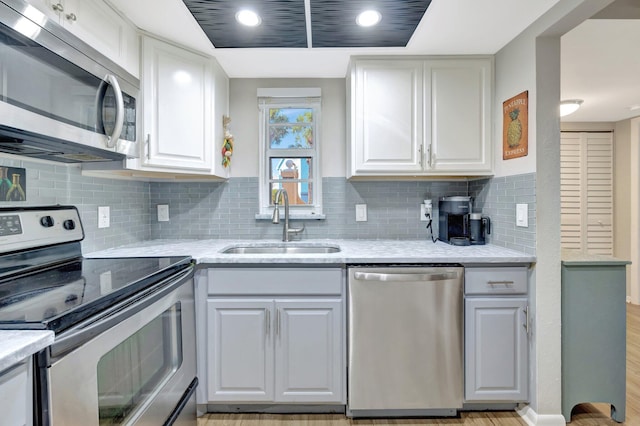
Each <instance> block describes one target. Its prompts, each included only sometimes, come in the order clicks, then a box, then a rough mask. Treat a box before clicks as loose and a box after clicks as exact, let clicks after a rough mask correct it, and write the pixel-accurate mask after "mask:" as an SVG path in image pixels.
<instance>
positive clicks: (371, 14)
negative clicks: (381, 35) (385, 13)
mask: <svg viewBox="0 0 640 426" xmlns="http://www.w3.org/2000/svg"><path fill="white" fill-rule="evenodd" d="M381 20H382V15H381V14H380V12H378V11H377V10H373V9H371V10H365V11H364V12H361V13H360V14H359V15H358V17H357V18H356V24H358V25H360V26H361V27H372V26H374V25H376V24H377V23H378V22H380V21H381Z"/></svg>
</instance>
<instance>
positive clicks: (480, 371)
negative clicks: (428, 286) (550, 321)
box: [465, 297, 529, 402]
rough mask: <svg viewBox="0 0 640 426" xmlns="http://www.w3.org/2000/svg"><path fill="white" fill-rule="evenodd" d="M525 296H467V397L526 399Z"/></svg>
mask: <svg viewBox="0 0 640 426" xmlns="http://www.w3.org/2000/svg"><path fill="white" fill-rule="evenodd" d="M526 309H527V299H525V298H507V297H503V298H468V299H466V300H465V400H466V401H505V402H515V401H526V400H527V398H528V387H529V386H528V380H527V378H528V372H529V368H528V367H529V361H528V358H529V357H528V349H527V348H528V344H527V329H526V327H525V325H526V318H527V315H526Z"/></svg>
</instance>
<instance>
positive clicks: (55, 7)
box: [51, 3, 64, 12]
mask: <svg viewBox="0 0 640 426" xmlns="http://www.w3.org/2000/svg"><path fill="white" fill-rule="evenodd" d="M51 8H52V9H53V10H55V11H56V12H64V6H63V5H62V3H56V4H54V5H53V6H51Z"/></svg>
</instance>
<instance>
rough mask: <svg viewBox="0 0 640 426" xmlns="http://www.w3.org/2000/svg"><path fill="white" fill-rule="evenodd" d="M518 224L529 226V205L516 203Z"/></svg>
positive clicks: (524, 226) (523, 226)
mask: <svg viewBox="0 0 640 426" xmlns="http://www.w3.org/2000/svg"><path fill="white" fill-rule="evenodd" d="M516 226H519V227H522V228H528V227H529V205H528V204H516Z"/></svg>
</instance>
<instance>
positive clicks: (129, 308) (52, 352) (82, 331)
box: [47, 265, 193, 366]
mask: <svg viewBox="0 0 640 426" xmlns="http://www.w3.org/2000/svg"><path fill="white" fill-rule="evenodd" d="M192 275H193V265H189V266H188V267H187V268H186V269H185V270H183V271H180V272H179V273H176V274H175V275H172V276H170V277H168V278H165V279H164V280H162V281H160V282H159V283H157V284H155V285H153V286H151V287H149V288H148V289H146V290H145V291H144V292H142V293H139V294H138V295H136V296H135V299H134V300H131V299H127V300H123V301H122V302H120V303H117V304H115V305H114V306H112V307H111V308H109V309H108V310H106V311H105V312H104V313H103V314H101V315H100V317H99V318H97V319H96V318H92V319H90V320H88V321H87V322H83V323H80V324H78V325H77V326H75V327H73V328H71V329H69V331H68V332H65V333H63V334H62V335H61V337H60V338H57V337H56V340H55V342H54V343H53V344H52V345H51V346H50V347H49V351H48V352H49V357H48V358H49V359H48V360H47V366H50V365H51V364H52V363H53V362H54V361H55V360H57V359H59V358H61V357H62V356H64V355H65V354H67V353H69V352H71V351H72V350H73V349H75V348H77V347H79V346H80V345H82V344H83V343H85V342H88V341H89V340H91V339H93V338H94V337H96V336H97V335H99V334H101V333H103V332H104V331H106V330H108V329H110V328H111V327H113V326H114V325H116V324H119V323H121V322H122V321H124V320H126V319H127V318H129V317H131V316H133V315H134V314H136V313H137V312H140V311H141V310H142V309H144V308H146V307H147V306H150V305H152V304H154V303H156V302H157V301H159V300H160V299H162V298H163V297H165V296H166V295H167V294H169V293H171V292H172V291H174V290H175V289H176V288H178V287H180V286H182V285H183V284H184V283H185V281H187V280H188V279H190V278H191V276H192Z"/></svg>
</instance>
